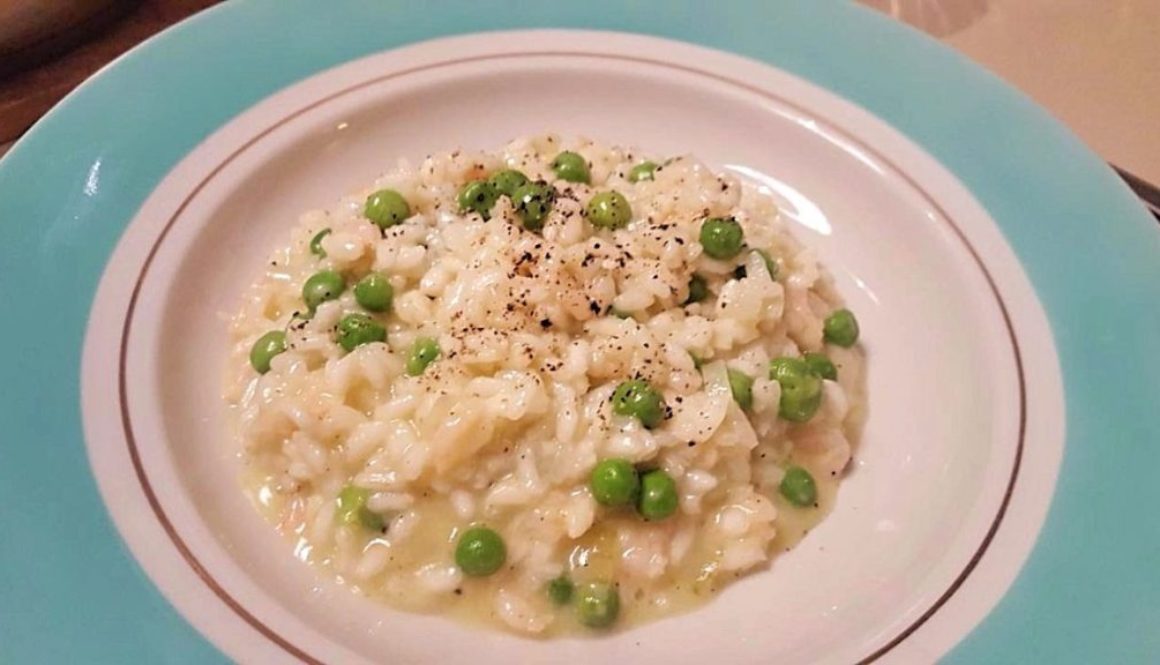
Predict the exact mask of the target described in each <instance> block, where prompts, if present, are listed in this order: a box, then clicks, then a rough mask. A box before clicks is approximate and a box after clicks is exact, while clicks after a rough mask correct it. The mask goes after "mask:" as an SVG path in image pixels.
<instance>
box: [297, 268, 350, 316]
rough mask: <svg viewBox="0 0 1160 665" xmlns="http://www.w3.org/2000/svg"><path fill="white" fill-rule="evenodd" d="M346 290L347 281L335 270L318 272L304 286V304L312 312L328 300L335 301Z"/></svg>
mask: <svg viewBox="0 0 1160 665" xmlns="http://www.w3.org/2000/svg"><path fill="white" fill-rule="evenodd" d="M344 289H346V280H344V279H343V278H342V275H340V274H339V273H337V272H335V271H333V270H323V271H320V272H316V273H314V274H313V275H311V276H310V277H308V278H307V279H306V281H305V282H304V283H303V284H302V302H304V303H306V306H307V307H309V308H310V309H311V310H315V309H317V308H318V306H319V305H321V304H322V303H324V302H326V301H327V300H334V299H335V298H337V297H339V296H340V295H342V292H343V290H344Z"/></svg>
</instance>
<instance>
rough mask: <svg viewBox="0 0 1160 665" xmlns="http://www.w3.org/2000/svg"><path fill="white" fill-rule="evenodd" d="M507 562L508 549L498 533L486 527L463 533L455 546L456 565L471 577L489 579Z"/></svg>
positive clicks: (473, 528) (471, 529)
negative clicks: (489, 576) (488, 577)
mask: <svg viewBox="0 0 1160 665" xmlns="http://www.w3.org/2000/svg"><path fill="white" fill-rule="evenodd" d="M504 561H507V547H506V546H505V545H504V544H503V538H501V537H500V535H499V534H498V533H496V532H495V531H493V530H492V529H489V528H487V527H485V526H476V527H472V528H470V529H468V530H467V531H464V532H463V535H462V536H460V537H459V544H457V545H456V546H455V565H457V566H459V569H460V570H462V571H463V574H464V575H468V576H470V577H487V576H488V575H491V574H492V573H494V572H495V571H497V570H499V569H500V568H501V567H502V566H503V564H504Z"/></svg>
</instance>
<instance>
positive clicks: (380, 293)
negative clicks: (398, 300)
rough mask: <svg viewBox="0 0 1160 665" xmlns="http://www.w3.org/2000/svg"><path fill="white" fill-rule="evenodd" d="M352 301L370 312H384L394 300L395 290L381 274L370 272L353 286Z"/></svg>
mask: <svg viewBox="0 0 1160 665" xmlns="http://www.w3.org/2000/svg"><path fill="white" fill-rule="evenodd" d="M354 299H355V302H357V303H358V304H359V305H361V306H362V308H363V309H365V310H367V311H370V312H385V311H387V310H388V309H390V308H391V301H393V300H394V299H395V289H394V288H393V287H392V286H391V282H390V280H388V279H387V276H386V275H384V274H383V273H381V272H372V273H370V274H369V275H367V276H366V277H363V278H362V279H360V280H359V281H358V284H355V285H354Z"/></svg>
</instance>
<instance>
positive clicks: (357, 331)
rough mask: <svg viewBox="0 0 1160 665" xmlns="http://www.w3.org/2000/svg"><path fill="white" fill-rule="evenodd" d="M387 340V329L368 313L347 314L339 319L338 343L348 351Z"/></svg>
mask: <svg viewBox="0 0 1160 665" xmlns="http://www.w3.org/2000/svg"><path fill="white" fill-rule="evenodd" d="M386 340H387V329H386V328H384V327H382V326H381V325H379V324H378V323H377V322H376V321H375V320H374V319H372V318H371V317H369V316H367V315H366V314H347V315H346V316H344V317H342V318H341V319H339V320H338V345H339V346H341V347H342V348H343V349H345V350H346V351H354V350H355V349H356V348H358V347H360V346H362V345H363V344H371V343H373V342H385V341H386Z"/></svg>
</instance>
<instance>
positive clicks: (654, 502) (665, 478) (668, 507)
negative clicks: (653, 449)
mask: <svg viewBox="0 0 1160 665" xmlns="http://www.w3.org/2000/svg"><path fill="white" fill-rule="evenodd" d="M636 510H637V512H639V513H640V514H641V517H644V518H645V519H646V520H649V521H650V522H655V521H657V520H663V519H664V518H666V517H668V516H669V515H672V514H673V513H674V512H676V510H677V483H676V482H674V481H673V477H672V476H670V475H669V474H667V473H665V472H664V471H661V470H660V469H655V470H653V471H647V472H645V473H644V474H642V475H641V477H640V498H638V499H637V501H636Z"/></svg>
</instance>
